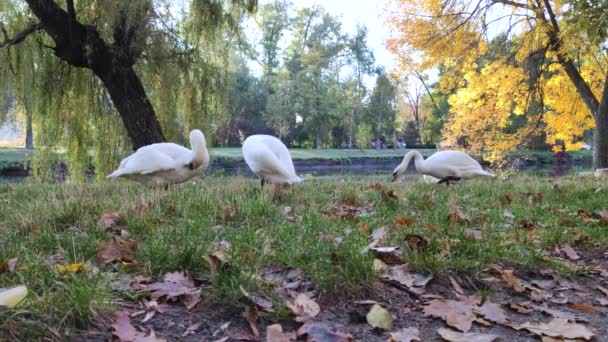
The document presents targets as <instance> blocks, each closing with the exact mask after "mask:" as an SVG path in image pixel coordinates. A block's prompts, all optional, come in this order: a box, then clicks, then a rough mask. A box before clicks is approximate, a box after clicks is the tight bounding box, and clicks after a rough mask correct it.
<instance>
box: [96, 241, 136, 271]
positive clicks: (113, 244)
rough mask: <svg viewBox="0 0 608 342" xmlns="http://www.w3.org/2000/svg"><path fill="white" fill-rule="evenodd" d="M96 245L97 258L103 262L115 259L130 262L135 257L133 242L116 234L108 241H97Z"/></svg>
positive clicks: (106, 262)
mask: <svg viewBox="0 0 608 342" xmlns="http://www.w3.org/2000/svg"><path fill="white" fill-rule="evenodd" d="M97 247H98V251H97V260H98V261H100V262H101V263H103V264H110V263H113V262H115V261H126V262H131V261H133V260H134V259H135V256H134V253H135V250H136V249H137V245H136V244H135V243H133V242H129V241H127V240H126V239H125V238H123V237H122V236H118V235H115V236H112V238H111V239H110V240H108V241H99V242H98V243H97Z"/></svg>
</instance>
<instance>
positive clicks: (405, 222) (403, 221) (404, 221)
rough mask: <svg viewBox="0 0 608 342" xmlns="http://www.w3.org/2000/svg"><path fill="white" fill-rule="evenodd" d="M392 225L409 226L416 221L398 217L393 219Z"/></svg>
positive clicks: (410, 218)
mask: <svg viewBox="0 0 608 342" xmlns="http://www.w3.org/2000/svg"><path fill="white" fill-rule="evenodd" d="M393 223H394V224H396V225H398V226H409V225H412V224H414V223H416V219H415V218H413V217H399V218H396V219H394V220H393Z"/></svg>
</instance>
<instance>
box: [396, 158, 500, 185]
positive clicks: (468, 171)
mask: <svg viewBox="0 0 608 342" xmlns="http://www.w3.org/2000/svg"><path fill="white" fill-rule="evenodd" d="M412 158H413V159H414V163H415V165H416V171H417V172H419V173H422V174H424V175H428V176H432V177H435V178H438V179H439V181H438V183H446V184H447V185H449V184H450V181H459V180H461V179H468V178H473V177H478V176H487V177H494V175H493V174H491V173H489V172H486V171H484V170H483V169H482V168H481V165H479V163H478V162H477V161H476V160H475V159H473V158H471V156H469V155H468V154H466V153H464V152H462V151H440V152H436V153H434V154H433V155H432V156H430V157H428V158H427V159H426V160H424V157H422V154H420V152H418V151H410V152H408V153H407V154H406V155H405V157H403V161H402V162H401V164H399V165H398V166H397V167H396V168H395V171H393V182H394V181H396V180H397V178H399V176H400V175H402V174H403V173H405V170H406V169H407V167H408V165H409V163H410V161H411V160H412Z"/></svg>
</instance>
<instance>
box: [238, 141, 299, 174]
mask: <svg viewBox="0 0 608 342" xmlns="http://www.w3.org/2000/svg"><path fill="white" fill-rule="evenodd" d="M248 160H249V161H248ZM245 161H247V164H248V165H249V167H250V168H251V170H253V172H255V173H256V174H257V175H260V176H263V177H264V178H281V179H284V180H285V181H287V180H288V179H289V178H290V175H289V172H288V171H287V170H286V169H285V167H284V166H283V164H282V163H281V161H280V160H279V158H278V157H277V156H276V154H274V153H273V152H272V151H271V150H270V149H269V148H267V147H263V148H259V149H256V150H254V151H252V152H251V153H249V156H248V158H246V160H245Z"/></svg>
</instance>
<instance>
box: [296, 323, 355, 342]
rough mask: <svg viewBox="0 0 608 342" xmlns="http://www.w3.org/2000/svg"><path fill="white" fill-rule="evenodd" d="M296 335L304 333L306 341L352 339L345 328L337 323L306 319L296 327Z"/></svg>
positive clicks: (326, 341)
mask: <svg viewBox="0 0 608 342" xmlns="http://www.w3.org/2000/svg"><path fill="white" fill-rule="evenodd" d="M297 335H298V336H300V337H301V336H304V335H306V341H307V342H350V341H353V337H352V335H350V334H349V333H348V332H347V331H346V329H345V328H344V327H343V326H341V325H337V324H331V323H326V322H321V321H313V320H308V321H306V322H305V323H304V325H302V326H301V327H300V329H298V331H297Z"/></svg>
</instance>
